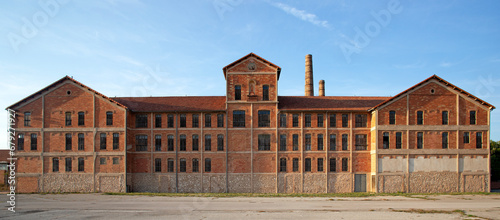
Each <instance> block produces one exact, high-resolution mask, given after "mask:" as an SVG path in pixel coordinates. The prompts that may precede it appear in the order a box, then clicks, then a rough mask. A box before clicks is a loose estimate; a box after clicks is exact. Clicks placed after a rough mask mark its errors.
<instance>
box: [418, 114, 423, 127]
mask: <svg viewBox="0 0 500 220" xmlns="http://www.w3.org/2000/svg"><path fill="white" fill-rule="evenodd" d="M423 124H424V112H423V111H418V112H417V125H423Z"/></svg>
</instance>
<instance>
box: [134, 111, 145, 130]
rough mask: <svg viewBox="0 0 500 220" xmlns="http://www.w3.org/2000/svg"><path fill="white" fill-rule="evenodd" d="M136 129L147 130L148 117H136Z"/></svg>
mask: <svg viewBox="0 0 500 220" xmlns="http://www.w3.org/2000/svg"><path fill="white" fill-rule="evenodd" d="M135 127H136V128H147V127H148V115H144V114H143V115H136V116H135Z"/></svg>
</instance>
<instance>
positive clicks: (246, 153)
mask: <svg viewBox="0 0 500 220" xmlns="http://www.w3.org/2000/svg"><path fill="white" fill-rule="evenodd" d="M311 71H312V70H311ZM223 72H224V77H225V80H226V91H227V92H226V95H225V96H207V97H118V98H113V99H111V98H108V97H106V96H104V95H102V94H100V93H98V92H97V91H94V90H92V89H90V88H88V87H87V86H85V85H83V84H81V83H79V82H78V81H76V80H74V79H72V78H69V77H64V78H62V79H61V80H59V81H57V82H55V83H53V84H52V85H49V86H48V87H46V88H44V89H43V90H41V91H39V92H37V93H35V94H33V95H31V96H29V97H27V98H26V99H23V100H21V101H19V102H18V103H16V104H14V105H12V106H10V107H9V108H11V109H13V110H15V111H16V119H17V120H16V132H17V133H18V139H19V137H21V136H19V134H22V135H23V136H24V142H23V141H21V142H19V141H18V140H17V139H16V140H14V142H15V144H16V146H18V143H24V145H23V146H18V150H17V155H18V157H19V159H18V164H19V166H18V168H17V169H18V170H17V171H18V186H19V187H18V189H19V191H20V192H108V191H116V192H125V191H127V190H131V191H149V192H254V193H301V192H304V193H326V192H328V193H333V192H354V191H370V192H461V191H488V190H489V176H490V171H489V162H488V161H489V141H488V140H489V123H490V119H489V115H490V111H491V110H492V109H494V107H493V106H491V105H490V104H488V103H486V102H484V101H482V100H480V99H478V98H477V97H475V96H473V95H471V94H469V93H467V92H465V91H463V90H461V89H459V88H457V87H456V86H453V85H452V84H450V83H448V82H446V81H444V80H443V79H441V78H439V77H437V76H432V77H430V78H428V79H426V80H424V81H423V82H421V83H419V84H417V85H415V86H414V87H412V88H410V89H408V90H406V91H404V92H402V93H400V94H398V95H396V96H394V97H335V96H333V97H325V96H278V80H279V77H280V73H281V68H280V67H278V66H276V65H274V64H272V63H271V62H269V61H267V60H265V59H263V58H261V57H259V56H257V55H255V54H253V53H251V54H248V55H247V56H245V57H243V58H241V59H239V60H237V61H235V62H233V63H231V64H229V65H228V66H226V67H224V68H223ZM310 74H311V77H312V72H311V73H310ZM471 111H473V113H471ZM443 112H445V113H443ZM26 114H28V116H26ZM81 117H83V118H81ZM109 117H112V119H110V118H109ZM443 117H446V119H445V120H444V119H443ZM471 117H475V118H474V119H473V120H471ZM69 119H71V123H69V122H68V120H69ZM26 120H28V121H29V122H25V121H26ZM110 120H111V121H112V122H111V123H110ZM444 121H445V122H444ZM471 122H474V123H472V124H471ZM25 123H26V125H25ZM35 135H36V138H32V137H35ZM466 135H468V137H469V138H468V141H469V142H468V143H467V141H466V139H467V138H465V137H464V136H466ZM68 137H71V138H70V144H69V145H68ZM477 138H481V139H480V140H481V141H477V140H476V139H477ZM32 140H33V141H36V144H34V143H32ZM57 161H58V162H57ZM82 163H83V164H82ZM69 164H71V169H69V168H68V166H69ZM429 164H430V165H429Z"/></svg>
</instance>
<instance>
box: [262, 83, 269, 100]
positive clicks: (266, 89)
mask: <svg viewBox="0 0 500 220" xmlns="http://www.w3.org/2000/svg"><path fill="white" fill-rule="evenodd" d="M262 101H269V85H263V86H262Z"/></svg>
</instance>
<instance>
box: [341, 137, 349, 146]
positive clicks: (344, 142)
mask: <svg viewBox="0 0 500 220" xmlns="http://www.w3.org/2000/svg"><path fill="white" fill-rule="evenodd" d="M348 139H349V136H348V135H347V134H343V135H342V150H349V147H348V144H349V142H348Z"/></svg>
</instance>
